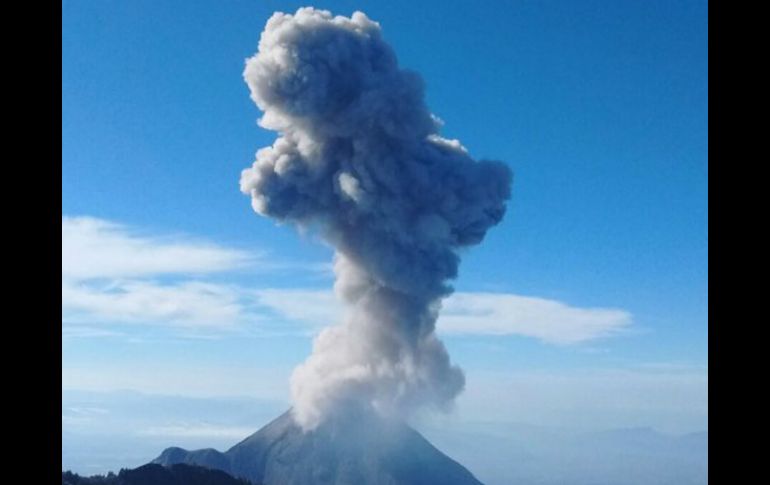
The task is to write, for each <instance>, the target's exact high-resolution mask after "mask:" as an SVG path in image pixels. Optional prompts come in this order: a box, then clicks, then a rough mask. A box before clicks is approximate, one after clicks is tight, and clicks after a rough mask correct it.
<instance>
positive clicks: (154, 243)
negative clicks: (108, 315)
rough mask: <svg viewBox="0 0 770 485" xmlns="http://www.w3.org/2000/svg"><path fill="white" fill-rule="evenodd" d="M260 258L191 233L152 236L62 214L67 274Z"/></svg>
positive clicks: (210, 266)
mask: <svg viewBox="0 0 770 485" xmlns="http://www.w3.org/2000/svg"><path fill="white" fill-rule="evenodd" d="M258 259H259V255H258V254H254V253H250V252H246V251H241V250H237V249H231V248H225V247H222V246H219V245H216V244H213V243H210V242H206V241H193V240H191V239H190V238H189V237H187V236H174V237H170V236H166V237H158V236H149V235H146V234H141V233H140V232H139V231H137V230H135V229H132V228H129V227H128V226H125V225H122V224H118V223H115V222H111V221H106V220H103V219H97V218H93V217H62V279H70V280H85V279H95V278H130V277H148V276H157V275H164V274H165V275H168V274H201V273H211V272H218V271H228V270H234V269H237V268H241V267H243V266H245V265H249V264H254V263H256V262H257V260H258Z"/></svg>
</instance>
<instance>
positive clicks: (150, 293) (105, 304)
mask: <svg viewBox="0 0 770 485" xmlns="http://www.w3.org/2000/svg"><path fill="white" fill-rule="evenodd" d="M246 314H247V312H246V310H245V307H244V304H243V303H242V302H241V300H240V292H239V290H238V289H237V288H235V287H230V286H227V285H221V284H212V283H205V282H200V281H184V282H181V283H176V284H166V285H163V284H159V283H154V282H148V281H137V280H129V281H118V282H110V283H108V284H105V285H95V284H90V283H80V282H70V281H66V280H63V281H62V318H63V319H64V320H66V321H80V322H84V321H106V322H122V323H163V324H168V325H177V326H204V327H209V326H221V327H227V326H232V325H235V324H237V323H241V322H242V321H243V320H244V318H245V316H246Z"/></svg>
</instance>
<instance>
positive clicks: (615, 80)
mask: <svg viewBox="0 0 770 485" xmlns="http://www.w3.org/2000/svg"><path fill="white" fill-rule="evenodd" d="M304 5H306V3H304V2H288V1H286V2H277V1H229V2H189V1H166V2H150V1H146V0H136V1H131V2H128V1H107V0H104V1H64V2H63V3H62V10H63V17H62V216H63V233H62V238H63V244H64V249H63V259H64V266H63V269H62V278H63V280H62V281H63V308H62V332H63V343H62V351H63V362H62V363H63V371H62V372H63V374H62V377H63V387H65V388H70V389H89V390H99V391H109V390H115V389H135V390H140V391H143V392H150V393H164V392H165V393H173V394H180V395H204V396H215V395H235V394H239V395H240V394H243V395H252V396H258V397H263V398H270V399H276V400H281V399H286V397H287V396H288V389H287V388H288V384H287V383H286V382H287V381H286V379H287V378H288V375H289V373H290V372H291V369H292V367H293V366H294V365H296V364H298V363H300V362H301V361H302V360H303V359H304V358H305V356H306V355H307V354H308V353H309V351H310V343H311V338H312V335H313V333H314V332H316V331H317V330H318V329H319V328H321V327H322V326H323V325H325V324H329V323H332V321H331V320H332V319H333V318H334V317H335V315H336V313H335V311H336V310H335V309H334V302H333V299H331V298H330V296H329V290H330V288H331V284H332V281H333V280H332V275H331V273H330V266H329V263H330V261H331V255H332V252H331V250H330V249H329V248H328V247H326V246H324V245H323V244H322V243H320V242H319V241H318V240H317V239H316V238H314V237H313V236H312V235H298V234H297V233H296V231H294V230H293V229H291V228H289V227H280V226H277V225H275V224H274V223H273V222H272V221H270V220H267V219H264V218H261V217H259V216H257V215H256V214H255V213H254V212H253V211H252V209H251V207H250V205H249V199H248V197H246V196H244V195H243V194H241V193H240V191H239V190H238V180H239V175H240V171H241V170H242V169H244V168H246V167H248V166H249V165H250V164H251V163H252V161H253V157H254V153H255V152H256V150H257V149H259V148H261V147H263V146H267V145H269V144H271V143H272V141H273V140H274V138H275V134H274V133H271V132H267V131H265V130H263V129H261V128H259V127H258V126H257V125H256V120H257V118H258V117H259V116H260V113H259V110H258V109H257V107H256V106H255V105H254V104H253V103H252V102H251V100H250V99H249V96H248V89H247V86H246V84H245V83H244V82H243V79H242V76H241V73H242V71H243V64H244V60H245V59H246V58H247V57H249V56H251V55H253V54H254V53H255V51H256V48H257V42H258V40H259V33H260V32H261V30H262V28H263V27H264V23H265V21H266V20H267V18H269V16H270V15H271V14H272V12H273V11H276V10H280V11H285V12H293V11H295V10H296V9H297V8H298V7H300V6H304ZM453 5H454V6H453V7H452V8H449V7H447V6H446V5H443V4H442V3H441V2H433V1H428V2H414V1H409V2H407V1H400V0H396V1H389V2H373V1H372V2H366V1H358V2H348V1H320V2H315V3H314V4H313V6H315V7H317V8H325V9H329V10H331V11H332V12H333V13H335V14H341V15H348V16H349V15H350V14H351V13H352V12H353V11H355V10H362V11H364V12H366V14H367V15H368V16H369V17H370V18H372V19H374V20H376V21H378V22H379V23H380V24H381V25H382V28H383V33H384V37H385V39H386V40H387V41H388V42H389V43H390V44H391V45H392V46H393V48H394V50H395V51H396V53H397V55H398V57H399V62H400V64H401V65H402V66H404V67H407V68H410V69H414V70H416V71H418V72H420V73H421V75H422V77H423V79H424V80H425V83H426V85H427V103H428V106H429V107H430V109H431V110H432V111H433V112H434V113H435V114H436V115H437V116H439V117H440V118H441V119H442V120H444V122H445V125H444V130H443V133H442V134H443V135H444V136H446V137H449V138H459V139H460V140H461V142H462V143H463V145H465V146H466V147H467V148H468V149H469V151H470V153H471V154H472V155H473V156H474V157H476V158H494V159H499V160H503V161H505V162H506V163H508V164H509V166H510V167H511V168H512V169H513V171H514V187H513V196H512V200H511V203H510V205H509V210H508V213H507V215H506V218H505V219H504V221H503V222H502V223H501V224H500V225H499V226H498V227H495V228H494V229H492V230H491V231H490V232H489V234H488V236H487V238H486V240H485V241H484V243H483V244H481V245H480V246H477V247H474V248H472V249H471V250H470V251H468V252H467V254H465V255H464V258H463V262H462V264H461V267H460V277H459V279H458V280H457V281H456V284H455V287H456V288H457V290H458V295H457V296H456V297H452V298H453V299H451V300H450V301H449V302H447V304H446V309H447V315H446V317H442V318H443V319H440V320H439V327H438V331H439V333H440V334H441V335H442V336H443V338H444V339H445V341H446V343H447V346H448V348H449V350H450V353H451V355H452V358H453V360H454V361H455V362H456V363H458V364H460V365H461V366H462V367H463V368H464V369H465V370H466V374H467V380H468V389H467V391H466V395H465V396H464V397H463V398H461V400H460V409H459V412H461V413H465V414H463V416H465V417H467V418H469V419H471V418H475V417H479V416H481V415H483V414H488V415H490V416H493V417H494V419H498V420H501V421H516V422H528V421H532V422H535V421H538V420H540V421H542V422H544V423H546V424H553V423H557V424H565V423H566V422H569V421H570V420H574V419H576V418H575V413H579V414H580V415H581V416H590V418H589V419H590V420H591V423H593V424H594V425H595V427H602V426H605V427H609V426H623V425H643V424H644V425H650V426H655V427H658V428H663V429H669V430H673V431H681V432H683V431H692V430H697V429H705V428H706V418H707V392H706V387H707V382H708V381H707V357H708V353H707V342H708V314H707V292H708V284H707V283H708V282H707V273H708V264H707V256H708V235H707V233H708V221H707V218H708V207H707V182H708V157H707V148H708V146H707V134H708V133H707V123H708V105H707V91H708V79H707V72H708V64H707V4H706V2H696V1H692V2H690V1H679V2H670V1H647V2H613V1H581V2H571V1H515V2H455V3H454V4H453ZM300 290H301V291H303V292H304V293H302V294H299V293H297V291H300ZM471 307H472V308H473V309H476V310H478V311H479V312H480V314H482V315H484V314H486V315H493V318H487V321H484V319H483V318H479V317H478V316H477V317H475V320H474V318H473V317H472V314H473V312H472V311H470V310H468V309H469V308H471ZM469 314H471V316H469ZM490 322H491V323H490ZM442 325H443V326H442ZM501 381H505V382H508V384H506V386H504V389H503V386H497V385H496V383H499V382H501ZM565 383H566V384H565ZM629 386H631V387H632V389H631V390H630V391H629V390H628V387H629ZM634 386H636V387H634ZM621 389H622V390H621ZM498 391H499V392H500V393H501V394H500V395H501V397H500V402H501V403H503V404H501V405H500V406H499V409H496V410H490V409H488V406H487V407H485V402H484V399H482V397H483V396H488V395H489V393H490V392H498ZM618 392H623V393H625V396H627V397H628V396H631V397H628V398H627V399H626V398H624V400H621V399H619V400H618V403H615V404H613V403H611V402H607V403H605V404H602V403H601V402H598V401H607V398H604V399H598V400H597V403H595V404H591V403H588V402H585V396H586V395H587V394H591V395H597V394H603V395H605V396H612V395H615V394H617V393H618ZM672 394H673V397H672ZM660 399H664V401H665V402H664V403H663V404H661V401H660ZM528 400H529V401H528ZM557 401H561V402H563V405H562V406H561V407H559V406H555V407H554V409H553V411H552V412H551V414H547V413H545V414H544V413H542V412H541V413H534V414H533V412H534V410H542V409H543V403H554V402H557ZM621 401H622V402H621ZM603 405H605V407H602V406H603ZM591 406H594V407H593V408H592V407H591ZM610 408H611V409H610ZM608 409H610V410H609V411H608ZM570 410H572V411H570ZM613 410H614V411H613ZM613 413H615V414H613ZM535 414H537V415H535Z"/></svg>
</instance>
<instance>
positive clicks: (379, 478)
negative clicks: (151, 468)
mask: <svg viewBox="0 0 770 485" xmlns="http://www.w3.org/2000/svg"><path fill="white" fill-rule="evenodd" d="M153 463H157V464H161V465H166V466H169V465H174V464H177V463H185V464H194V465H200V466H205V467H208V468H214V469H218V470H223V471H225V472H227V473H229V474H231V475H233V476H235V477H239V478H245V479H247V480H250V481H252V482H253V483H255V484H260V485H262V484H263V485H364V484H365V485H481V482H479V481H478V480H477V479H476V478H475V477H474V476H473V475H472V474H471V472H469V471H468V470H467V469H465V468H464V467H463V466H462V465H460V464H459V463H457V462H456V461H454V460H452V459H451V458H449V457H448V456H446V455H445V454H443V453H441V452H440V451H439V450H437V449H436V448H435V447H434V446H433V445H431V444H430V443H429V442H428V441H427V440H426V439H425V438H423V437H422V435H420V433H418V432H417V431H415V430H414V429H412V428H411V427H409V426H407V425H406V424H404V423H403V422H400V421H391V420H388V419H386V418H383V417H381V416H379V415H377V414H375V413H373V412H367V411H357V412H355V411H350V410H347V412H345V413H335V414H334V415H332V416H330V417H329V418H328V419H326V420H324V422H323V423H322V424H320V425H319V426H318V427H316V428H315V429H313V430H312V431H303V430H302V428H301V427H300V426H299V425H298V424H297V423H296V422H295V421H294V419H293V418H292V416H291V411H287V412H286V413H284V414H283V415H281V416H280V417H278V418H277V419H275V420H274V421H272V422H271V423H269V424H268V425H266V426H265V427H263V428H262V429H260V430H259V431H257V432H256V433H254V434H253V435H251V436H249V437H248V438H246V439H245V440H243V441H241V442H240V443H238V444H237V445H235V446H233V447H232V448H230V449H229V450H227V451H226V452H224V453H220V452H218V451H216V450H213V449H204V450H194V451H187V450H183V449H181V448H168V449H166V450H165V451H163V453H161V455H160V456H159V457H158V458H156V459H155V460H154V461H153Z"/></svg>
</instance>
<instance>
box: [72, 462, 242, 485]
mask: <svg viewBox="0 0 770 485" xmlns="http://www.w3.org/2000/svg"><path fill="white" fill-rule="evenodd" d="M61 483H62V485H256V484H251V482H249V481H247V480H243V479H236V478H233V477H231V476H230V475H228V474H227V473H225V472H223V471H221V470H212V469H209V468H204V467H201V466H194V465H185V464H176V465H172V466H169V467H164V466H161V465H156V464H152V463H150V464H147V465H144V466H140V467H138V468H134V469H133V470H120V473H118V474H117V475H115V474H114V473H110V474H108V475H106V476H100V475H97V476H94V477H81V476H79V475H77V474H75V473H71V472H62V474H61Z"/></svg>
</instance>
